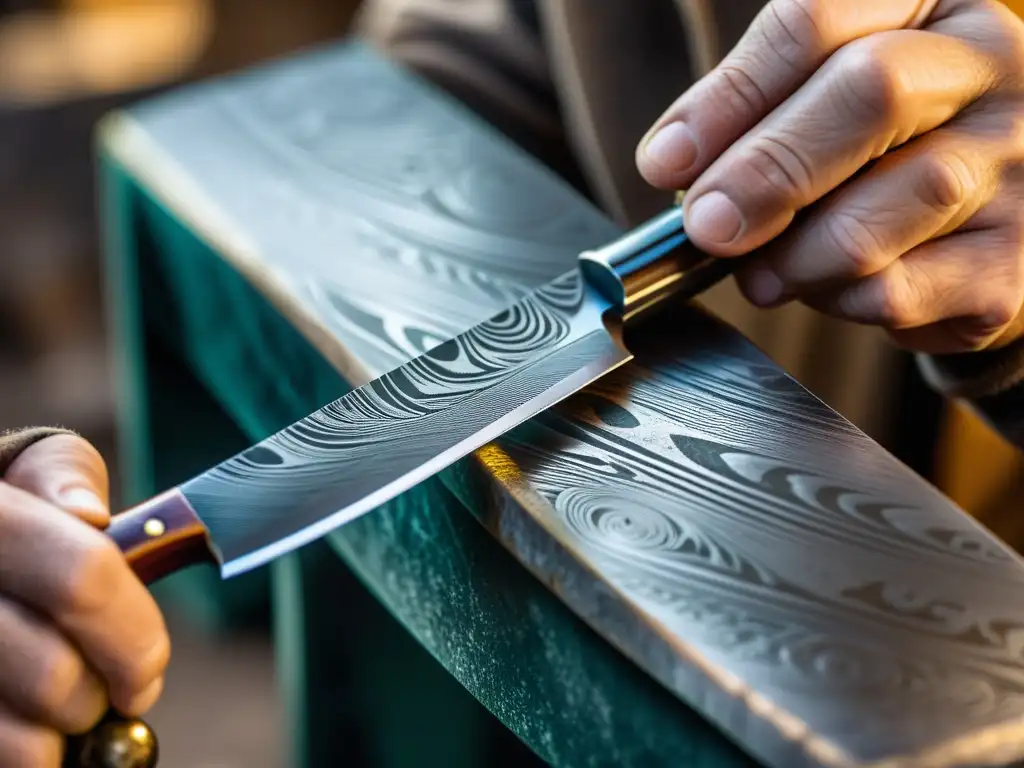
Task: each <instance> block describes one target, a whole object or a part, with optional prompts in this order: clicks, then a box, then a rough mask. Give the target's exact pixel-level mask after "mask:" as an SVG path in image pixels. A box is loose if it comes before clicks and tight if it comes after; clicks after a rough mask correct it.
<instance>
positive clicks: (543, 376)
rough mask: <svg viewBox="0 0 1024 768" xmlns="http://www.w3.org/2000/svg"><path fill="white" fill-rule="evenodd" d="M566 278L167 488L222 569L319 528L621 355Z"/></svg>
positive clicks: (439, 464) (590, 304)
mask: <svg viewBox="0 0 1024 768" xmlns="http://www.w3.org/2000/svg"><path fill="white" fill-rule="evenodd" d="M607 309H608V306H607V304H606V303H605V302H603V301H602V300H601V299H600V297H599V296H598V295H597V294H596V293H595V292H593V291H592V290H591V289H590V288H589V287H587V286H586V284H585V283H584V282H583V280H582V279H581V277H580V275H579V273H578V272H576V271H573V272H569V273H567V274H566V275H565V276H563V277H562V278H559V279H558V280H555V281H552V282H551V283H548V284H547V285H545V286H543V287H542V288H540V289H538V290H537V291H535V292H533V293H532V294H530V295H529V296H527V297H526V298H525V299H523V300H522V301H520V302H518V303H516V304H514V305H513V306H512V307H510V308H508V309H506V310H504V311H502V312H500V313H498V314H497V315H495V316H494V317H493V318H491V319H490V320H489V321H487V322H485V323H482V324H480V325H478V326H476V327H474V328H472V329H470V330H469V331H467V332H465V333H463V334H460V335H459V336H456V337H455V338H453V339H451V340H449V341H446V342H444V343H442V344H439V345H437V346H434V347H433V348H431V349H430V350H429V351H428V352H426V353H425V354H423V355H421V356H419V357H417V358H415V359H413V360H411V361H409V362H408V363H406V364H405V365H404V366H402V367H400V368H396V369H395V370H393V371H391V372H390V373H387V374H385V375H384V376H381V377H380V378H378V379H376V380H374V381H372V382H370V383H369V384H365V385H364V386H362V387H360V388H359V389H357V390H355V391H353V392H350V393H349V394H347V395H345V396H344V397H342V398H341V399H339V400H336V401H334V402H332V403H328V404H327V405H325V406H324V407H323V408H321V409H320V410H318V411H317V412H315V413H313V414H311V415H310V416H309V417H307V418H305V419H303V420H302V421H300V422H298V423H296V424H293V425H291V426H289V427H287V428H286V429H284V430H282V431H281V432H279V433H277V434H276V435H273V436H271V437H269V438H267V439H266V440H264V441H262V442H260V443H259V444H258V445H256V446H253V447H252V448H250V449H249V450H247V451H245V452H243V453H241V454H239V455H238V456H235V457H233V458H231V459H229V460H227V461H225V462H223V463H222V464H220V465H218V466H217V467H214V468H213V469H210V470H209V471H207V472H205V473H203V474H202V475H200V476H198V477H196V478H194V479H192V480H190V481H188V482H187V483H185V484H183V485H182V486H181V490H182V492H183V493H184V494H185V496H187V497H188V499H189V501H190V503H191V504H192V507H193V508H194V509H195V510H196V512H197V513H198V514H199V516H200V517H201V518H202V519H203V522H204V523H205V524H206V527H207V528H208V529H209V532H210V541H211V543H212V545H213V546H214V547H215V548H216V551H217V552H218V554H219V556H220V558H221V569H222V571H223V573H224V574H225V575H233V574H236V573H240V572H242V571H244V570H247V569H249V568H253V567H255V566H257V565H260V564H261V563H263V562H266V561H267V560H268V559H270V558H272V557H275V556H276V555H278V554H281V553H282V552H286V551H289V550H290V549H293V548H295V547H296V546H299V545H301V544H302V543H305V542H308V541H311V540H313V539H314V538H317V537H319V536H322V535H323V534H324V533H326V532H328V531H330V530H332V529H333V528H335V527H337V526H338V525H340V524H341V523H343V522H345V521H347V520H350V519H352V518H353V517H356V516H358V515H360V514H362V513H363V512H366V511H369V510H371V509H373V508H375V507H376V506H378V505H380V504H382V503H383V502H384V501H387V500H388V499H389V498H392V497H394V496H396V495H398V494H399V493H401V492H402V491H403V490H406V489H407V488H409V487H411V486H412V485H415V484H416V483H417V482H419V481H421V480H423V479H424V478H426V477H429V476H431V475H433V474H435V473H437V472H439V471H440V470H441V469H444V468H445V467H446V466H448V465H449V464H451V463H452V462H453V461H455V460H457V459H459V458H461V457H462V456H465V455H466V454H468V453H470V452H471V451H473V450H474V449H475V448H479V447H480V446H482V445H484V444H486V443H487V442H489V441H490V440H491V439H493V438H494V437H497V436H498V435H500V434H501V433H502V432H504V431H506V430H508V429H510V428H512V427H514V426H515V425H516V424H518V423H519V422H521V421H523V420H525V419H527V418H529V417H530V416H532V415H533V414H534V413H536V412H537V411H539V410H542V409H543V408H544V407H546V406H547V405H549V404H551V403H554V402H557V401H558V400H560V399H562V398H563V397H565V396H567V395H569V394H571V393H572V392H574V391H576V390H577V389H579V388H580V387H582V386H584V385H585V384H586V383H588V382H590V381H593V380H594V379H595V378H597V377H598V376H600V375H602V374H604V373H605V372H607V371H608V370H611V369H612V368H614V367H616V366H617V365H620V364H621V363H623V362H625V361H626V360H628V359H629V353H628V352H627V351H626V350H625V349H624V348H623V347H621V346H620V345H619V344H618V343H617V342H616V340H615V339H614V338H613V336H612V335H611V334H609V333H608V331H606V330H605V326H604V323H603V315H604V313H605V312H606V311H607Z"/></svg>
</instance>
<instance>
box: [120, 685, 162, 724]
mask: <svg viewBox="0 0 1024 768" xmlns="http://www.w3.org/2000/svg"><path fill="white" fill-rule="evenodd" d="M163 692H164V679H163V677H158V678H157V679H156V680H154V681H153V682H152V683H150V684H149V685H148V686H146V689H145V690H144V691H143V692H142V693H138V694H136V695H135V696H134V697H132V700H131V702H130V703H129V704H128V712H125V714H126V715H127V714H130V715H133V716H135V717H138V716H139V715H142V714H145V713H146V712H148V711H149V710H150V709H151V708H152V707H153V705H154V704H156V702H157V699H159V698H160V694H161V693H163Z"/></svg>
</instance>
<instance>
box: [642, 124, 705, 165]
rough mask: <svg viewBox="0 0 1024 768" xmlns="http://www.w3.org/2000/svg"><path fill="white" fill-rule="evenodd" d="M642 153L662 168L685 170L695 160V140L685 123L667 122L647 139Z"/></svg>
mask: <svg viewBox="0 0 1024 768" xmlns="http://www.w3.org/2000/svg"><path fill="white" fill-rule="evenodd" d="M644 154H645V155H646V156H647V157H648V158H649V159H650V160H651V162H653V163H655V164H656V165H659V166H661V167H662V168H665V169H667V170H670V171H685V170H687V169H688V168H690V167H691V166H692V165H693V164H694V163H695V162H697V142H696V141H694V138H693V134H692V133H691V132H690V129H689V128H687V127H686V123H680V122H675V123H669V124H668V125H665V126H662V127H661V128H660V129H658V131H657V132H656V133H655V134H654V135H653V136H651V138H649V139H648V140H647V143H646V144H645V145H644Z"/></svg>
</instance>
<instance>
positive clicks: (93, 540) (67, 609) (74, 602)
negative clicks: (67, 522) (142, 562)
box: [54, 531, 127, 617]
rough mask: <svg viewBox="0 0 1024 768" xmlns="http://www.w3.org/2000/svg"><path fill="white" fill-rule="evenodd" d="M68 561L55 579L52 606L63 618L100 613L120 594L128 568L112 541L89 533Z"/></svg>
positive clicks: (98, 534) (99, 534)
mask: <svg viewBox="0 0 1024 768" xmlns="http://www.w3.org/2000/svg"><path fill="white" fill-rule="evenodd" d="M89 534H90V535H89V536H88V537H87V538H86V540H85V541H83V542H81V543H80V544H79V546H78V547H76V548H75V549H74V550H73V551H72V552H71V553H70V554H69V555H68V557H67V560H66V563H65V567H64V569H63V573H62V574H61V575H60V577H59V578H58V582H57V587H56V591H57V594H56V595H55V598H54V599H55V603H56V607H57V610H58V612H60V613H61V614H62V615H68V614H70V615H74V616H86V617H88V616H94V615H98V614H101V613H103V612H104V611H105V610H106V609H107V608H108V607H109V606H110V604H111V601H112V600H113V599H114V598H115V597H116V595H117V593H118V591H119V589H118V588H119V585H120V582H121V580H122V579H123V578H124V575H125V570H126V568H127V566H126V564H125V561H124V558H123V556H122V555H121V552H120V550H119V549H118V548H117V545H116V544H114V542H113V540H112V539H109V538H108V537H106V536H104V535H103V534H102V533H99V532H93V531H90V532H89Z"/></svg>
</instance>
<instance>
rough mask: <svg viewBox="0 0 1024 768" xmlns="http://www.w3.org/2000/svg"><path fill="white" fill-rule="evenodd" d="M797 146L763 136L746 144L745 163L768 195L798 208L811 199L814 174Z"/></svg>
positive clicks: (789, 141)
mask: <svg viewBox="0 0 1024 768" xmlns="http://www.w3.org/2000/svg"><path fill="white" fill-rule="evenodd" d="M797 146H798V142H796V141H792V140H789V139H782V138H776V137H774V136H770V135H767V134H764V135H761V136H758V137H757V138H756V139H755V140H754V141H753V142H752V143H751V144H750V147H749V150H748V151H749V155H748V157H747V161H748V164H749V168H750V169H751V170H752V171H753V172H754V173H756V174H757V175H758V176H759V177H760V178H761V179H762V180H763V181H764V182H765V183H766V184H767V185H768V188H769V191H770V192H771V193H772V194H778V195H781V196H783V197H784V198H786V199H787V200H788V201H791V202H793V203H795V204H797V205H799V206H802V205H803V204H804V203H806V202H809V201H810V200H811V199H812V196H813V190H814V175H813V174H814V171H813V169H812V164H811V162H810V160H809V159H808V158H807V157H806V156H805V155H804V154H803V153H802V152H801V151H800V150H799V149H798V148H797Z"/></svg>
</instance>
